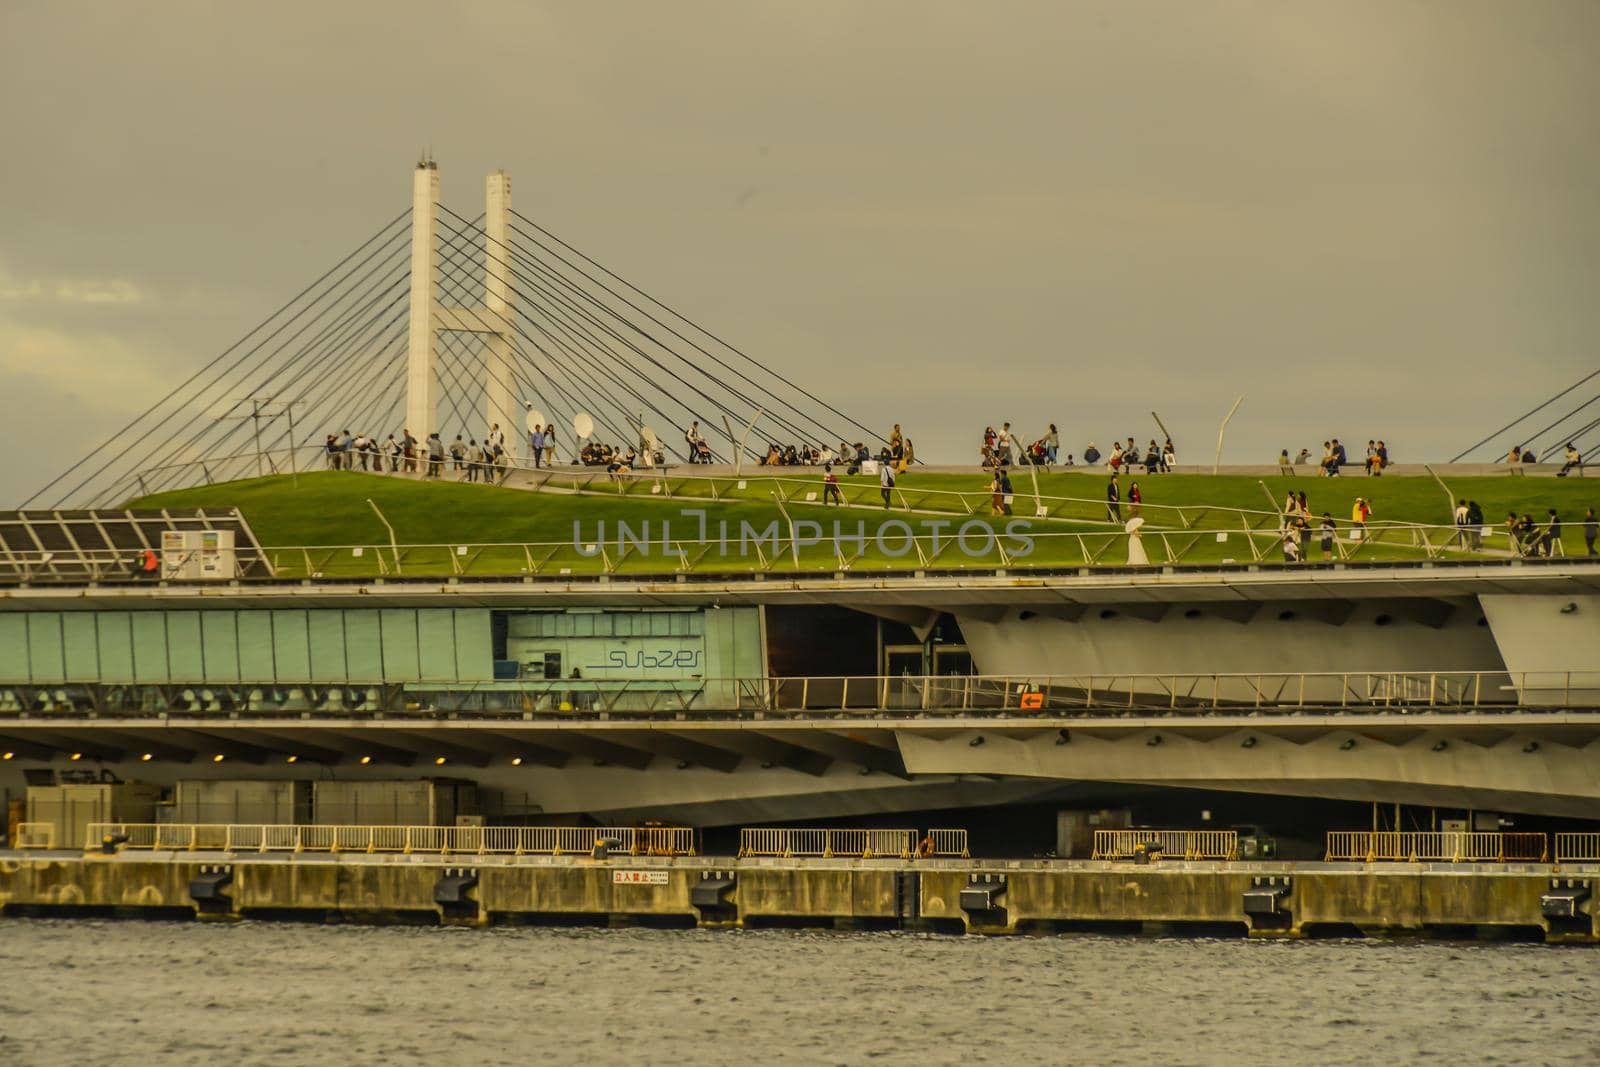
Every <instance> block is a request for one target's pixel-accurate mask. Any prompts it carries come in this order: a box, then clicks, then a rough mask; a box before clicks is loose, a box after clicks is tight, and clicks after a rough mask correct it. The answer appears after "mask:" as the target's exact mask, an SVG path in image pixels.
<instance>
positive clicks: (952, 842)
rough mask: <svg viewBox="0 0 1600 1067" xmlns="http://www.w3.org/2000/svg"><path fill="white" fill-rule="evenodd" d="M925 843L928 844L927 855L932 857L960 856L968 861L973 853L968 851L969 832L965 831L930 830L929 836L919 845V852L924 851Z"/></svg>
mask: <svg viewBox="0 0 1600 1067" xmlns="http://www.w3.org/2000/svg"><path fill="white" fill-rule="evenodd" d="M923 842H926V848H927V851H926V854H927V855H930V856H958V857H960V858H961V859H968V858H969V857H971V855H972V853H970V852H968V851H967V832H966V831H965V830H929V831H928V835H927V836H926V837H924V838H923V839H922V841H919V842H918V843H917V851H918V852H919V853H922V852H923V851H924V845H923Z"/></svg>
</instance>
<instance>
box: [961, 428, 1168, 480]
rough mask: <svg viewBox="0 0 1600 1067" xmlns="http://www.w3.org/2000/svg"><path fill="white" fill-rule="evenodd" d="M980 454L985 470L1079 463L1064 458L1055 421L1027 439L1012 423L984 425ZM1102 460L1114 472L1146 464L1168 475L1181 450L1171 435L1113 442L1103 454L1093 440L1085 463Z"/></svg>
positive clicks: (1149, 470)
mask: <svg viewBox="0 0 1600 1067" xmlns="http://www.w3.org/2000/svg"><path fill="white" fill-rule="evenodd" d="M978 455H979V459H980V461H981V463H982V466H983V468H984V469H985V470H989V469H999V468H1002V467H1014V466H1025V467H1026V466H1033V467H1054V466H1062V467H1076V466H1079V463H1078V460H1077V459H1076V457H1074V456H1073V454H1072V453H1070V452H1069V453H1067V457H1066V459H1064V460H1063V459H1062V458H1061V431H1060V430H1059V429H1057V427H1056V424H1055V423H1053V422H1052V423H1050V424H1049V428H1048V429H1047V430H1046V431H1045V432H1044V434H1043V435H1042V436H1040V437H1037V438H1035V439H1034V440H1032V441H1028V442H1023V441H1022V439H1020V438H1019V437H1018V436H1017V434H1016V433H1015V431H1013V430H1012V428H1011V424H1010V423H1009V422H1003V423H1001V424H1000V429H998V430H996V429H995V428H994V427H993V426H985V427H984V429H983V443H982V445H981V446H980V447H979V450H978ZM1102 460H1104V462H1105V465H1106V466H1107V467H1108V468H1110V469H1111V470H1112V471H1125V470H1132V469H1134V468H1137V467H1143V468H1144V469H1145V472H1146V473H1147V474H1166V473H1170V472H1171V471H1172V470H1173V469H1174V468H1175V467H1177V465H1178V450H1177V447H1176V446H1175V445H1173V443H1172V438H1170V437H1168V438H1166V439H1165V440H1164V441H1163V443H1161V444H1159V445H1158V444H1156V441H1155V438H1151V439H1150V443H1149V444H1148V445H1146V446H1145V447H1144V448H1142V449H1141V448H1140V447H1139V444H1138V442H1137V439H1136V438H1134V437H1129V438H1128V440H1127V442H1126V443H1123V442H1122V441H1120V440H1118V441H1113V442H1112V445H1111V450H1110V452H1109V453H1102V452H1101V451H1100V447H1099V446H1098V445H1096V444H1095V443H1094V442H1093V441H1090V442H1089V445H1088V447H1087V448H1085V449H1084V450H1083V463H1082V465H1083V466H1086V467H1095V466H1099V464H1100V463H1101V461H1102Z"/></svg>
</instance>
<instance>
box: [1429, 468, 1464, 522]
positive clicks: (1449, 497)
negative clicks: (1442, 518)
mask: <svg viewBox="0 0 1600 1067" xmlns="http://www.w3.org/2000/svg"><path fill="white" fill-rule="evenodd" d="M1422 469H1423V470H1425V471H1427V472H1428V473H1429V474H1432V475H1433V480H1434V481H1436V482H1438V483H1439V488H1440V489H1443V490H1444V495H1445V499H1446V500H1448V501H1450V521H1452V522H1454V521H1455V513H1456V495H1455V494H1454V493H1452V492H1451V491H1450V487H1449V486H1448V485H1445V484H1444V479H1443V478H1441V477H1439V475H1438V474H1437V473H1435V472H1434V469H1433V464H1431V463H1424V464H1423V465H1422Z"/></svg>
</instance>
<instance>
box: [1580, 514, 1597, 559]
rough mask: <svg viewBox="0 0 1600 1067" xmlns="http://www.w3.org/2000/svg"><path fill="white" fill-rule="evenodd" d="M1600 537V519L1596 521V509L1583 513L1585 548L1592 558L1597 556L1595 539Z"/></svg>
mask: <svg viewBox="0 0 1600 1067" xmlns="http://www.w3.org/2000/svg"><path fill="white" fill-rule="evenodd" d="M1597 535H1600V519H1596V518H1595V515H1594V508H1590V509H1589V510H1588V511H1586V512H1584V513H1583V547H1584V549H1585V550H1586V551H1587V553H1588V554H1589V555H1591V556H1593V555H1595V554H1596V553H1595V550H1594V541H1595V537H1596V536H1597Z"/></svg>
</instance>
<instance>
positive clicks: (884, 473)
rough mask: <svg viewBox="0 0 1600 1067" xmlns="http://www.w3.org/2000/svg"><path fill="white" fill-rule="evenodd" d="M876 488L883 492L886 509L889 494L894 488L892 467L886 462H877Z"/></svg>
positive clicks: (885, 508) (886, 508) (885, 507)
mask: <svg viewBox="0 0 1600 1067" xmlns="http://www.w3.org/2000/svg"><path fill="white" fill-rule="evenodd" d="M878 489H879V491H881V492H882V493H883V506H884V510H888V507H889V494H890V493H891V492H892V491H893V490H894V469H893V468H892V467H891V466H890V465H889V464H887V463H880V464H878Z"/></svg>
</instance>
